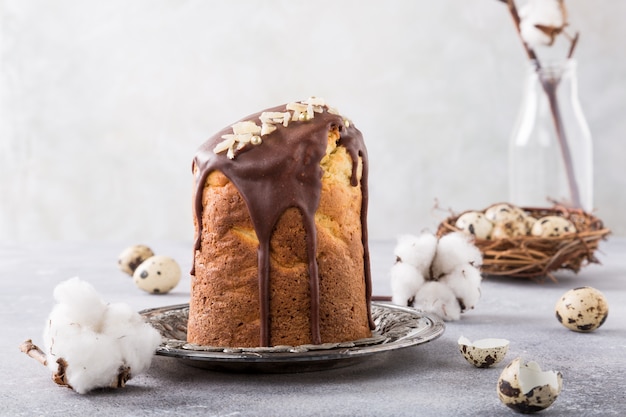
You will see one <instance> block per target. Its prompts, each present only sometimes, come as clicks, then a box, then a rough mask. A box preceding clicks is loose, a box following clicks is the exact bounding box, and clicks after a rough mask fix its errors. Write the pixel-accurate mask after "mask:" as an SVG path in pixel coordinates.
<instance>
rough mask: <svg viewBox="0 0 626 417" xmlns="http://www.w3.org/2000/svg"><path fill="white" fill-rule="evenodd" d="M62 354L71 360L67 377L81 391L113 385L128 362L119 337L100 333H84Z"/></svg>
mask: <svg viewBox="0 0 626 417" xmlns="http://www.w3.org/2000/svg"><path fill="white" fill-rule="evenodd" d="M73 342H74V345H73V346H68V348H67V349H65V352H63V355H62V356H61V357H62V358H63V359H65V361H66V362H67V364H68V366H67V369H66V370H65V373H66V379H67V381H68V383H69V384H70V386H71V387H72V388H73V389H74V390H75V391H76V392H78V393H80V394H84V393H86V392H89V391H91V390H93V389H96V388H103V387H109V386H111V385H112V382H113V381H115V380H116V379H117V375H118V373H119V371H120V368H121V367H123V366H124V360H123V357H122V354H121V352H120V351H119V350H118V349H116V343H115V340H113V339H111V338H110V337H106V336H102V335H98V334H95V333H93V334H82V335H81V337H80V338H78V339H75V340H73Z"/></svg>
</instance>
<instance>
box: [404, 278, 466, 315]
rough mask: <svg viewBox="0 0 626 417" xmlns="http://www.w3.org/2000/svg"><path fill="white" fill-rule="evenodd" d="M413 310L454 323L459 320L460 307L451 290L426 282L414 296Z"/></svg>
mask: <svg viewBox="0 0 626 417" xmlns="http://www.w3.org/2000/svg"><path fill="white" fill-rule="evenodd" d="M413 306H414V307H415V308H419V309H421V310H424V311H426V312H429V313H434V314H437V315H438V316H440V317H441V318H442V319H443V320H446V321H454V320H458V319H460V318H461V307H460V306H459V303H458V301H457V300H456V296H455V295H454V293H453V292H452V290H451V289H450V288H449V287H448V286H447V285H445V284H443V283H441V282H438V281H428V282H426V283H425V284H424V285H422V287H420V289H419V290H418V291H417V294H416V295H415V302H414V304H413Z"/></svg>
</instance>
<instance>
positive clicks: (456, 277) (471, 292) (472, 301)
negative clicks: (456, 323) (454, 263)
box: [439, 265, 482, 311]
mask: <svg viewBox="0 0 626 417" xmlns="http://www.w3.org/2000/svg"><path fill="white" fill-rule="evenodd" d="M481 281H482V276H481V274H480V271H479V270H478V269H476V268H474V267H473V266H471V265H460V266H458V267H456V268H455V269H454V270H453V271H452V272H450V273H449V274H447V275H444V276H443V277H441V279H439V282H441V283H443V284H445V285H447V286H448V287H449V288H450V289H451V290H452V292H453V293H454V295H455V296H456V298H457V300H458V302H459V305H460V307H461V311H466V310H471V309H472V308H474V306H475V305H476V303H477V302H478V300H479V299H480V283H481Z"/></svg>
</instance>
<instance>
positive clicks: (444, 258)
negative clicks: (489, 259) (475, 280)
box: [432, 232, 482, 279]
mask: <svg viewBox="0 0 626 417" xmlns="http://www.w3.org/2000/svg"><path fill="white" fill-rule="evenodd" d="M467 264H470V265H474V266H476V267H478V266H480V265H482V254H481V253H480V250H479V249H478V248H477V247H476V246H474V244H473V243H472V241H471V236H468V235H466V234H464V233H462V232H455V233H448V234H447V235H444V236H442V237H441V238H440V239H439V243H438V244H437V251H436V252H435V257H434V259H433V264H432V271H433V277H432V278H433V279H439V278H440V277H441V276H443V275H446V274H449V273H451V272H452V271H453V270H454V269H455V268H456V267H457V266H459V265H467Z"/></svg>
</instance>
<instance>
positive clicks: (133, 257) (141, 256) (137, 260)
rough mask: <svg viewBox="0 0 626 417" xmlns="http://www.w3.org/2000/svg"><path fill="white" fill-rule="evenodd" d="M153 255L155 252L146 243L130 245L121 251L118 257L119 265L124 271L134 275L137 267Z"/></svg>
mask: <svg viewBox="0 0 626 417" xmlns="http://www.w3.org/2000/svg"><path fill="white" fill-rule="evenodd" d="M151 256H154V252H152V249H150V248H149V247H148V246H146V245H134V246H130V247H128V248H126V249H124V250H123V251H122V253H120V256H118V258H117V265H118V266H119V268H120V269H121V270H122V271H124V272H126V273H127V274H128V275H130V276H132V275H133V273H134V272H135V269H137V267H138V266H139V265H141V263H142V262H143V261H145V260H146V259H148V258H149V257H151Z"/></svg>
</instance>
